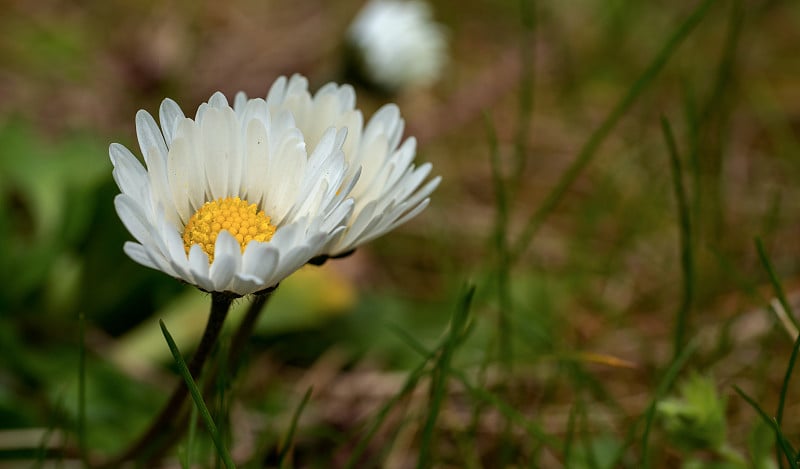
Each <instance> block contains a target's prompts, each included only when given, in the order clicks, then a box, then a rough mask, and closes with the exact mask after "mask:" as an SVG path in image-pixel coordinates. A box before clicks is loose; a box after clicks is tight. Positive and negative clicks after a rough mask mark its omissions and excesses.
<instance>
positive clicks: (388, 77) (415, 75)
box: [347, 0, 447, 91]
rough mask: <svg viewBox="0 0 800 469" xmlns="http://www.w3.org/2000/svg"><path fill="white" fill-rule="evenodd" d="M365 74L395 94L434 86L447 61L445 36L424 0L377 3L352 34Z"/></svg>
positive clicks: (365, 11) (357, 21) (363, 12)
mask: <svg viewBox="0 0 800 469" xmlns="http://www.w3.org/2000/svg"><path fill="white" fill-rule="evenodd" d="M347 38H348V41H349V43H350V44H351V46H352V47H353V48H354V49H355V52H356V54H357V55H358V58H359V59H360V65H361V68H362V70H361V71H362V72H363V73H364V74H365V75H366V77H367V78H368V79H369V80H370V81H372V82H374V83H375V84H377V85H379V86H382V87H384V88H386V89H388V90H390V91H396V90H399V89H401V88H405V87H413V86H425V85H430V84H432V83H433V82H434V81H436V79H437V78H439V75H440V74H441V72H442V69H443V67H444V64H445V62H446V60H447V41H446V34H445V30H444V28H443V27H442V26H440V25H439V24H437V23H435V22H434V21H433V19H432V18H431V8H430V6H429V5H428V4H427V3H425V2H423V1H421V0H408V1H403V0H371V1H369V2H368V3H367V4H366V6H364V8H363V9H362V10H361V11H360V12H359V14H358V16H356V18H355V19H354V20H353V23H352V24H351V25H350V28H349V30H348V33H347Z"/></svg>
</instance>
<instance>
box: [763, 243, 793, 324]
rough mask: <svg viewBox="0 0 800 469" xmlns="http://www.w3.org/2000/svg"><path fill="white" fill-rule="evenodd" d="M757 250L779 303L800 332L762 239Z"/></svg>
mask: <svg viewBox="0 0 800 469" xmlns="http://www.w3.org/2000/svg"><path fill="white" fill-rule="evenodd" d="M755 243H756V250H757V251H758V258H759V259H760V260H761V264H762V265H763V266H764V270H766V271H767V275H769V281H770V283H771V284H772V288H773V289H774V290H775V296H777V297H778V301H779V302H780V304H781V306H783V309H784V311H786V313H787V316H788V317H789V320H790V321H791V322H792V324H793V325H794V328H795V330H800V323H798V321H797V318H796V317H795V315H794V312H793V311H792V305H791V304H790V303H789V300H788V299H787V298H786V292H784V290H783V285H781V281H780V279H779V278H778V274H777V273H776V272H775V269H774V268H773V266H772V262H770V260H769V256H768V255H767V252H766V250H765V249H764V243H762V242H761V239H760V238H756V240H755Z"/></svg>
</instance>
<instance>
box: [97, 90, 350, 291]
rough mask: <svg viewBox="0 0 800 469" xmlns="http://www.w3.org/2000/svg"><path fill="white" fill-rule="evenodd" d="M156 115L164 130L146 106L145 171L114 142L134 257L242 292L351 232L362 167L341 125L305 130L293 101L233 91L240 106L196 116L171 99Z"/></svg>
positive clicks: (142, 127) (224, 104)
mask: <svg viewBox="0 0 800 469" xmlns="http://www.w3.org/2000/svg"><path fill="white" fill-rule="evenodd" d="M279 83H281V84H285V80H282V81H279ZM280 86H284V85H280ZM272 107H273V108H274V106H272ZM319 117H321V118H326V117H327V116H319ZM159 119H160V122H161V126H160V128H159V126H158V125H157V124H156V122H155V120H154V119H153V117H152V116H151V115H150V114H149V113H147V112H145V111H139V113H137V115H136V133H137V136H138V139H139V146H140V148H141V151H142V155H143V156H144V161H145V163H146V168H145V167H144V166H142V164H141V163H139V161H138V160H137V159H136V157H135V156H134V155H133V154H132V153H131V152H130V151H128V149H127V148H125V147H124V146H122V145H120V144H117V143H114V144H112V145H111V147H110V149H109V154H110V156H111V161H112V163H113V165H114V171H113V175H114V180H115V181H116V183H117V186H119V189H120V191H121V194H119V195H117V197H116V198H115V200H114V203H115V206H116V209H117V213H118V214H119V217H120V219H121V220H122V222H123V223H124V224H125V226H126V228H127V229H128V231H129V232H130V233H131V235H132V236H133V237H134V238H135V239H136V241H137V242H126V243H125V246H124V250H125V252H126V253H127V254H128V256H130V257H131V258H132V259H133V260H134V261H136V262H138V263H140V264H143V265H145V266H147V267H151V268H153V269H158V270H161V271H163V272H165V273H167V274H169V275H171V276H173V277H175V278H178V279H180V280H183V281H185V282H187V283H190V284H193V285H196V286H197V287H199V288H201V289H203V290H205V291H209V292H231V293H234V294H237V295H246V294H250V293H254V292H258V291H261V290H265V289H268V288H270V287H274V286H275V285H277V284H278V282H280V281H281V280H283V279H284V278H286V277H287V276H288V275H290V274H291V273H292V272H294V271H295V270H297V269H298V268H300V267H301V266H303V265H304V264H306V263H307V262H308V261H309V260H310V259H311V258H313V257H315V256H317V255H319V254H320V252H322V251H323V250H324V249H326V248H327V247H328V246H330V245H331V243H333V242H335V241H336V240H338V239H340V238H341V236H342V235H343V232H344V230H345V229H346V227H345V226H344V223H345V221H346V220H348V219H349V217H350V215H351V213H352V210H353V205H354V204H353V201H352V200H351V199H348V198H347V197H348V196H349V193H350V191H351V189H352V187H353V185H354V184H355V182H356V181H357V179H358V169H357V168H350V167H349V166H348V163H347V161H346V160H345V157H344V152H343V145H345V138H346V133H347V130H346V129H344V128H343V127H342V126H340V125H337V123H336V122H334V121H325V122H323V121H321V120H315V119H314V118H313V116H301V118H300V119H299V120H300V121H301V122H302V123H303V127H299V126H298V125H297V123H296V121H297V120H298V119H297V116H295V115H293V114H292V112H290V111H289V110H288V109H287V110H271V109H270V106H268V105H267V102H266V101H265V100H263V99H252V100H244V99H237V106H236V110H234V109H233V108H231V107H230V106H229V105H228V101H227V100H226V98H225V96H223V95H222V93H216V94H214V95H213V96H212V97H211V98H210V99H209V101H208V103H203V104H201V105H200V107H199V109H198V110H197V114H196V116H195V118H194V119H191V118H187V117H185V116H184V114H183V111H181V109H180V107H179V106H178V105H177V104H176V103H175V102H174V101H172V100H170V99H166V100H164V101H163V103H162V104H161V108H160V111H159ZM306 128H313V129H314V132H313V136H312V135H307V134H306V132H305V130H304V129H306ZM309 137H313V141H310V140H309Z"/></svg>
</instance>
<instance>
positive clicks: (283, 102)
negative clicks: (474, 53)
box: [235, 75, 441, 257]
mask: <svg viewBox="0 0 800 469" xmlns="http://www.w3.org/2000/svg"><path fill="white" fill-rule="evenodd" d="M246 102H248V101H247V98H246V97H245V96H244V94H239V95H238V96H237V97H236V102H235V107H236V108H237V110H238V109H239V108H240V107H241V106H244V105H245V103H246ZM266 103H267V107H268V109H269V110H270V112H271V113H272V114H283V113H286V112H289V113H290V114H291V115H292V116H294V119H295V124H296V125H297V127H298V128H299V129H300V131H301V132H302V134H303V135H304V136H305V138H306V141H307V142H312V144H313V143H314V142H317V141H318V140H319V139H321V138H322V136H323V135H324V134H325V132H326V126H331V125H332V126H334V127H337V128H340V127H346V128H347V129H348V131H347V139H346V140H345V142H344V144H343V145H342V147H341V149H342V152H343V153H344V157H345V160H346V162H347V168H348V174H347V176H346V177H345V179H346V180H348V181H349V180H355V179H357V182H356V183H355V186H354V187H353V189H352V191H351V192H350V196H351V197H352V198H353V200H354V202H355V204H354V207H353V211H352V214H351V215H350V216H349V218H348V219H347V229H346V230H344V231H342V232H340V233H337V234H336V236H334V237H332V238H330V239H329V242H328V244H327V245H326V246H325V248H324V249H323V250H322V251H321V252H320V254H321V255H325V256H330V257H334V256H337V255H340V254H344V253H347V252H349V251H352V250H353V249H355V248H356V247H358V246H359V245H361V244H363V243H366V242H368V241H370V240H372V239H375V238H377V237H379V236H381V235H383V234H385V233H387V232H388V231H390V230H392V229H394V228H395V227H397V226H399V225H401V224H403V223H405V222H406V221H408V220H410V219H411V218H413V217H415V216H417V215H418V214H419V213H420V212H422V211H423V210H424V209H425V207H427V206H428V203H429V202H430V199H429V198H428V196H429V195H430V194H431V193H432V192H433V191H434V189H436V187H437V186H438V185H439V182H440V181H441V177H439V176H437V177H434V178H432V179H431V180H429V181H427V182H425V183H424V184H423V182H424V181H425V180H426V178H427V177H428V175H429V174H430V172H431V168H432V167H431V164H430V163H424V164H422V165H420V166H419V167H416V166H414V164H413V160H414V156H415V154H416V140H415V139H414V138H413V137H409V138H407V139H406V140H402V136H403V129H404V121H403V119H402V118H401V117H400V111H399V109H398V108H397V106H395V105H394V104H388V105H385V106H383V107H382V108H380V109H379V110H378V111H377V112H376V113H375V115H374V116H372V118H371V119H370V120H369V121H368V122H367V124H366V125H364V118H363V116H362V114H361V111H359V110H358V109H356V107H355V103H356V97H355V92H354V91H353V88H352V87H350V86H349V85H341V86H339V85H336V84H335V83H328V84H327V85H325V86H323V87H322V88H320V89H319V91H317V93H316V94H314V95H313V96H312V95H311V93H310V92H309V91H308V81H307V80H306V79H305V78H304V77H302V76H300V75H294V76H293V77H291V78H290V79H286V78H284V77H281V78H279V79H278V80H277V81H276V82H275V84H274V85H273V86H272V88H271V89H270V91H269V93H268V95H267V99H266ZM359 171H360V176H359V174H358V172H359Z"/></svg>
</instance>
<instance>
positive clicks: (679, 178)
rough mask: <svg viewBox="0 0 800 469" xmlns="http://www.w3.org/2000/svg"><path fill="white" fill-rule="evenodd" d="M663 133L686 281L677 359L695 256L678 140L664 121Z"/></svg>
mask: <svg viewBox="0 0 800 469" xmlns="http://www.w3.org/2000/svg"><path fill="white" fill-rule="evenodd" d="M661 130H662V132H663V134H664V140H665V142H666V144H667V149H668V150H669V157H670V168H671V170H672V171H671V173H672V183H673V190H674V191H675V200H676V202H677V205H678V220H679V227H680V247H679V249H680V253H681V272H682V274H683V275H682V278H683V289H682V292H681V302H680V304H679V306H678V311H677V312H676V314H675V331H674V336H673V357H677V356H678V355H679V354H680V352H681V349H682V348H683V346H684V343H685V342H686V328H687V322H688V316H689V312H690V310H691V308H692V300H693V297H694V260H693V259H694V258H693V254H692V228H691V221H690V218H691V215H690V213H689V202H688V197H687V196H686V188H685V185H684V183H683V170H682V168H681V160H680V156H679V155H678V147H677V145H676V143H675V136H674V134H673V133H672V127H671V126H670V124H669V121H668V120H667V119H666V118H665V117H662V118H661Z"/></svg>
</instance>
